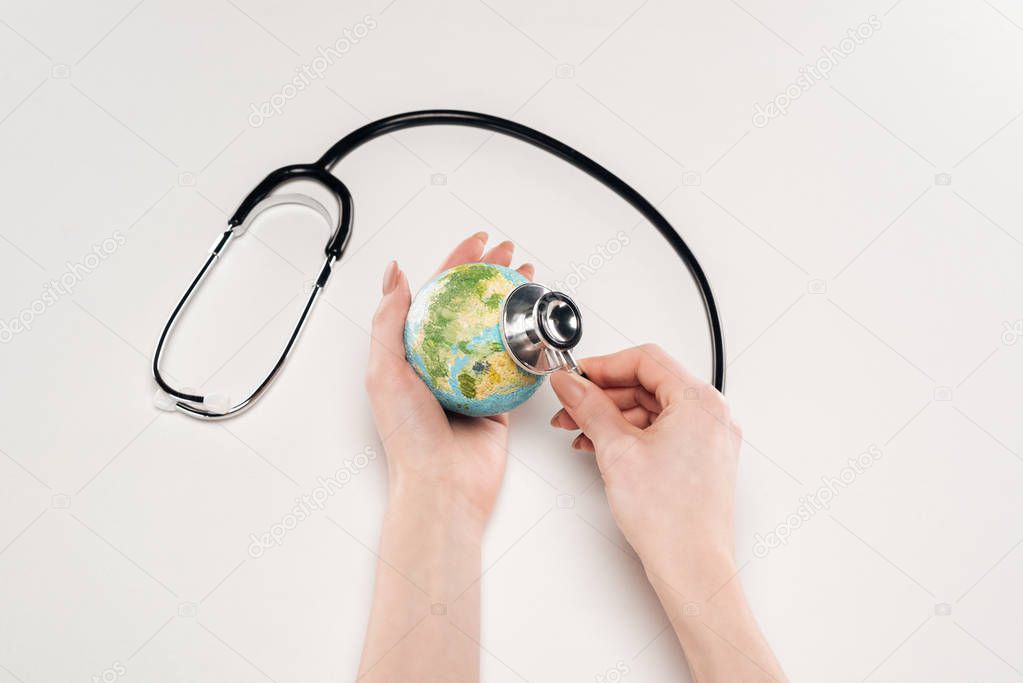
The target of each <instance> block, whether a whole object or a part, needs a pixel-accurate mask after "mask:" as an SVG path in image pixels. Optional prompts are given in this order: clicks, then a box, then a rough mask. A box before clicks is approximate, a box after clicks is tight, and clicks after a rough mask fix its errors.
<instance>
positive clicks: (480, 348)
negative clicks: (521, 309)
mask: <svg viewBox="0 0 1023 683" xmlns="http://www.w3.org/2000/svg"><path fill="white" fill-rule="evenodd" d="M525 282H527V280H526V278H525V277H524V276H522V275H521V274H520V273H518V272H517V271H514V270H512V269H511V268H505V267H504V266H497V265H493V264H491V263H466V264H463V265H460V266H455V267H454V268H451V269H450V270H446V271H444V272H443V273H441V274H440V275H438V276H437V277H435V278H434V279H433V280H431V281H430V282H428V283H427V284H426V286H425V287H423V289H422V290H420V292H419V293H418V294H416V296H415V299H413V301H412V307H411V308H410V309H409V313H408V318H407V319H406V320H405V356H406V357H407V358H408V361H409V363H411V364H412V367H413V368H415V371H416V373H417V374H418V375H419V376H420V377H421V378H422V380H423V381H424V382H425V383H426V386H428V387H429V388H430V391H432V392H433V395H434V396H436V397H437V400H439V401H440V402H441V405H443V406H444V407H445V408H446V409H447V410H450V411H453V412H456V413H461V414H462V415H471V416H477V417H478V416H484V415H497V414H500V413H505V412H508V411H509V410H511V409H513V408H515V407H516V406H518V405H519V404H521V403H522V402H523V401H525V400H526V399H527V398H529V397H530V396H532V395H533V393H534V392H535V391H536V390H537V389H538V388H539V387H540V385H541V384H542V383H543V377H542V376H539V375H533V374H530V373H528V372H526V371H524V370H522V369H520V368H519V367H518V366H517V365H515V362H514V361H513V360H512V359H511V356H509V355H508V353H507V352H506V351H505V350H504V343H503V342H502V341H501V327H500V322H501V309H502V307H503V305H504V300H505V299H506V298H507V297H508V294H509V293H510V292H511V291H512V290H513V289H515V287H517V286H519V285H521V284H523V283H525Z"/></svg>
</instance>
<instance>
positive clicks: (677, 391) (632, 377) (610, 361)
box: [580, 344, 704, 407]
mask: <svg viewBox="0 0 1023 683" xmlns="http://www.w3.org/2000/svg"><path fill="white" fill-rule="evenodd" d="M580 365H581V366H582V367H583V369H584V370H585V371H586V375H587V376H588V377H589V378H590V380H591V381H593V382H594V383H595V384H597V385H599V386H601V387H631V386H635V385H640V386H642V387H643V389H645V390H646V391H647V392H648V393H649V394H651V395H653V396H654V397H656V399H657V402H658V403H660V405H661V406H662V407H664V406H667V404H668V402H669V401H671V400H677V399H679V398H681V396H682V392H683V391H685V388H686V387H690V386H700V385H702V384H704V383H703V382H702V381H700V380H699V379H698V378H697V377H695V376H694V375H693V374H692V373H691V372H689V371H688V370H687V369H686V368H684V367H683V366H682V365H681V364H680V363H679V362H678V361H676V360H675V359H674V358H672V357H671V356H669V355H668V354H667V353H665V352H664V350H663V349H662V348H661V347H659V346H657V345H655V344H644V345H643V346H636V347H633V348H631V349H625V350H624V351H619V352H617V353H612V354H609V355H606V356H595V357H593V358H587V359H585V360H583V361H581V363H580Z"/></svg>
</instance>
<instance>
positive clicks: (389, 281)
mask: <svg viewBox="0 0 1023 683" xmlns="http://www.w3.org/2000/svg"><path fill="white" fill-rule="evenodd" d="M399 273H400V271H399V270H398V262H397V261H391V262H390V263H388V264H387V268H385V269H384V286H383V292H384V296H387V295H388V294H390V293H391V292H393V291H394V288H395V286H397V284H398V274H399Z"/></svg>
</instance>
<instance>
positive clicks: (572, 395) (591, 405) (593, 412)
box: [551, 370, 639, 449]
mask: <svg viewBox="0 0 1023 683" xmlns="http://www.w3.org/2000/svg"><path fill="white" fill-rule="evenodd" d="M551 387H553V388H554V393H555V394H557V396H558V400H559V401H561V405H563V406H565V410H566V411H568V414H569V415H571V416H572V419H573V420H575V423H576V424H577V425H579V428H580V429H581V430H582V431H583V433H584V434H586V436H588V437H590V440H591V441H593V444H594V446H596V447H597V448H598V449H599V448H600V447H601V446H606V445H608V444H609V443H611V442H612V441H614V440H616V439H619V438H621V437H623V436H635V435H636V433H637V432H638V431H639V430H637V429H636V428H635V427H633V426H632V425H631V424H629V422H628V421H627V420H626V419H625V417H623V416H622V412H621V411H620V410H619V409H618V406H616V405H615V404H614V401H612V400H611V398H610V397H609V396H608V395H607V394H605V393H604V390H603V389H601V388H600V387H598V386H597V385H596V384H594V383H593V382H590V381H589V380H586V379H583V378H582V377H580V376H579V375H577V374H575V373H573V372H567V371H565V370H559V371H557V372H555V373H554V374H553V375H551Z"/></svg>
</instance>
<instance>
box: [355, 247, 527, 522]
mask: <svg viewBox="0 0 1023 683" xmlns="http://www.w3.org/2000/svg"><path fill="white" fill-rule="evenodd" d="M486 243H487V234H486V233H485V232H480V233H477V234H475V235H472V236H471V237H469V238H468V239H466V240H464V241H463V242H462V243H461V244H459V245H458V246H457V247H455V249H454V251H452V252H451V254H450V255H449V256H448V257H447V259H446V260H445V261H444V263H443V264H442V265H441V267H440V268H439V269H438V271H437V272H441V271H443V270H447V269H448V268H451V267H453V266H456V265H459V264H462V263H472V262H479V261H482V262H486V263H495V264H499V265H502V266H509V265H510V264H511V260H512V254H513V252H514V249H515V247H514V245H513V244H512V243H511V242H501V243H500V244H498V245H497V246H495V247H493V248H492V249H490V251H488V252H486V253H485V254H484V253H483V252H484V249H485V248H486ZM518 271H519V272H520V273H522V274H523V275H524V276H526V277H527V278H530V279H531V278H532V276H533V266H531V265H529V264H523V265H522V266H519V268H518ZM411 302H412V294H411V292H410V290H409V283H408V279H407V278H406V277H405V274H404V273H403V272H402V271H401V270H400V269H399V268H398V265H397V263H396V262H394V261H392V262H391V263H390V264H388V266H387V269H386V271H385V272H384V282H383V299H382V300H381V302H380V306H379V308H378V309H377V312H376V315H375V316H374V317H373V333H372V334H373V339H372V343H371V348H370V354H369V363H368V366H367V371H366V391H367V393H368V394H369V398H370V403H371V405H372V409H373V416H374V419H375V420H376V426H377V431H378V432H379V433H380V438H381V440H382V442H383V445H384V449H385V451H386V452H387V465H388V477H389V482H390V492H391V499H392V503H395V502H400V501H402V500H403V499H406V498H412V499H413V500H415V501H416V505H418V506H420V507H421V506H423V505H427V506H434V505H436V506H441V507H443V508H445V509H444V510H443V512H444V513H445V514H451V515H455V516H458V517H459V518H460V519H464V520H465V521H467V522H469V523H471V524H474V525H477V524H478V525H479V526H480V527H482V525H483V524H485V522H486V520H487V518H488V517H489V516H490V512H491V510H492V509H493V507H494V502H495V500H496V498H497V493H498V491H499V490H500V486H501V480H502V477H503V476H504V466H505V458H506V453H507V446H508V416H507V415H495V416H493V417H465V416H462V415H453V414H448V413H446V412H445V411H444V409H443V408H442V407H441V405H440V403H438V402H437V399H436V398H434V396H433V394H432V393H430V390H429V388H427V386H426V384H424V383H423V381H422V380H421V379H420V378H419V376H418V375H416V373H415V371H414V370H413V369H412V366H411V365H409V363H408V361H407V360H406V359H405V347H404V342H403V333H404V329H405V318H406V316H407V315H408V311H409V306H410V305H411ZM448 506H451V509H448Z"/></svg>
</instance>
